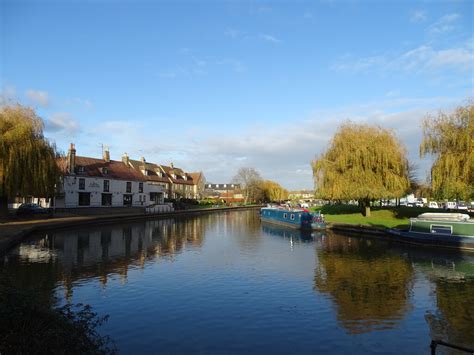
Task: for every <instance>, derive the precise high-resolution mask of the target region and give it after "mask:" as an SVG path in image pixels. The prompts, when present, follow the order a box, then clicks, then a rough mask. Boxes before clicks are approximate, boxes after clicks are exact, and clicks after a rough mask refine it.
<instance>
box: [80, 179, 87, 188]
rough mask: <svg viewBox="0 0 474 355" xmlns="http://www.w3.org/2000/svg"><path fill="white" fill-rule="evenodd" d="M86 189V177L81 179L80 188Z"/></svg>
mask: <svg viewBox="0 0 474 355" xmlns="http://www.w3.org/2000/svg"><path fill="white" fill-rule="evenodd" d="M85 189H86V179H82V178H81V179H79V190H85Z"/></svg>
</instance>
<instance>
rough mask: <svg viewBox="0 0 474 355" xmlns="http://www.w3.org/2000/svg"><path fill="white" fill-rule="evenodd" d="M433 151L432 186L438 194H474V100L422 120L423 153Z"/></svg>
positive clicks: (467, 195)
mask: <svg viewBox="0 0 474 355" xmlns="http://www.w3.org/2000/svg"><path fill="white" fill-rule="evenodd" d="M426 154H432V155H434V157H435V161H434V163H433V166H432V168H431V188H432V190H433V194H434V196H435V197H437V198H443V199H444V198H447V199H452V198H454V199H469V198H474V103H473V102H471V103H470V104H468V105H466V106H461V107H458V108H457V109H456V110H455V111H454V112H453V113H451V114H445V113H443V112H440V113H439V114H438V116H436V117H430V116H428V117H427V118H426V119H425V120H424V121H423V141H422V143H421V145H420V155H421V156H422V157H423V156H425V155H426Z"/></svg>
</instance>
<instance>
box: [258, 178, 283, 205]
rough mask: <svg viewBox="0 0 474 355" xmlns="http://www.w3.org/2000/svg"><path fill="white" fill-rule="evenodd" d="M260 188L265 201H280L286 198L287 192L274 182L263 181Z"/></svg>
mask: <svg viewBox="0 0 474 355" xmlns="http://www.w3.org/2000/svg"><path fill="white" fill-rule="evenodd" d="M262 188H263V193H264V196H265V200H266V201H282V200H286V199H287V198H288V190H286V189H284V188H283V187H281V185H280V184H278V183H277V182H275V181H271V180H265V181H264V182H263V183H262Z"/></svg>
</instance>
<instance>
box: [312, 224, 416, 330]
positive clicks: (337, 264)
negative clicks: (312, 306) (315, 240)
mask: <svg viewBox="0 0 474 355" xmlns="http://www.w3.org/2000/svg"><path fill="white" fill-rule="evenodd" d="M317 258H318V263H317V267H316V269H315V276H314V288H315V289H316V290H318V291H319V292H322V293H325V294H328V295H329V296H330V298H331V299H332V301H333V302H334V304H335V307H336V310H337V317H338V320H339V322H340V323H341V324H342V326H343V327H344V328H345V329H346V330H347V331H348V332H349V333H365V332H371V331H373V330H383V329H390V328H394V327H395V326H396V325H397V324H398V323H399V321H400V319H402V318H403V317H404V315H405V314H406V312H407V311H408V310H409V309H410V303H409V298H410V291H411V289H412V285H413V267H412V265H411V264H410V263H408V262H407V261H406V260H405V259H404V258H403V257H401V256H400V255H390V254H389V253H387V251H386V249H385V248H384V245H383V244H381V243H374V242H373V241H372V240H370V239H364V238H359V237H356V238H354V237H347V236H341V235H337V234H332V233H331V234H329V235H328V237H327V238H324V239H321V246H320V247H318V248H317Z"/></svg>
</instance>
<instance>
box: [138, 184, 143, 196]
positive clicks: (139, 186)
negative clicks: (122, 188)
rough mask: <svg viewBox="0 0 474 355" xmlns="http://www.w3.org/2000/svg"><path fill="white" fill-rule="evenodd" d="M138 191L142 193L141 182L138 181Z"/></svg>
mask: <svg viewBox="0 0 474 355" xmlns="http://www.w3.org/2000/svg"><path fill="white" fill-rule="evenodd" d="M138 192H139V193H141V194H142V193H143V182H139V183H138Z"/></svg>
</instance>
